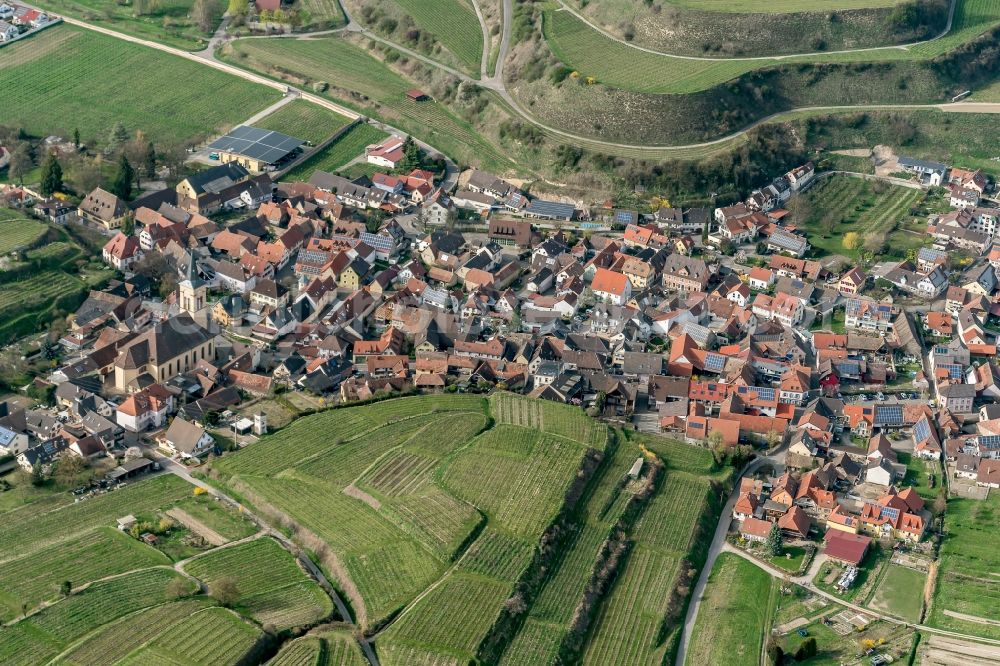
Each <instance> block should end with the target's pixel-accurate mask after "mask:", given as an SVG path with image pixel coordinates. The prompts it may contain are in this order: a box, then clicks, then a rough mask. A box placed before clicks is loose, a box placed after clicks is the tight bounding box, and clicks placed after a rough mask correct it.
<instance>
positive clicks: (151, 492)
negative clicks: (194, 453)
mask: <svg viewBox="0 0 1000 666" xmlns="http://www.w3.org/2000/svg"><path fill="white" fill-rule="evenodd" d="M190 493H191V486H190V485H189V484H187V483H186V482H185V481H182V480H181V479H179V478H177V477H175V476H172V475H166V476H159V477H156V478H154V479H148V480H146V481H143V482H142V483H136V484H130V485H128V486H127V487H125V488H122V489H121V490H115V491H113V492H110V493H107V494H105V495H99V496H97V497H93V498H90V499H87V500H84V501H82V502H78V503H75V504H68V505H65V506H61V507H59V508H56V509H54V510H51V511H45V512H40V511H38V510H36V508H35V507H34V506H33V505H31V504H28V505H26V506H23V507H20V508H17V509H14V510H12V511H8V512H7V513H4V514H3V523H4V529H3V530H0V562H9V561H11V560H13V559H16V558H20V557H26V556H28V555H30V554H32V553H36V552H40V551H41V550H43V549H45V548H51V547H54V546H56V545H58V544H62V543H70V542H72V541H73V540H75V539H80V538H83V537H85V536H86V535H87V534H88V533H89V532H92V531H94V530H96V529H99V528H101V527H113V526H114V525H115V520H116V519H117V518H120V517H122V516H125V515H128V514H130V513H132V514H142V513H151V512H154V511H156V510H158V509H160V508H163V507H167V506H170V505H171V504H173V503H174V502H176V501H177V500H180V499H182V498H184V497H186V496H188V495H190ZM73 582H74V584H83V583H84V582H85V581H83V580H78V581H73Z"/></svg>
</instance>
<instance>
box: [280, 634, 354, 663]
mask: <svg viewBox="0 0 1000 666" xmlns="http://www.w3.org/2000/svg"><path fill="white" fill-rule="evenodd" d="M267 664H268V666H368V660H367V659H365V656H364V654H362V652H361V648H360V647H359V646H358V643H357V641H356V640H354V636H352V635H351V634H350V633H349V632H348V631H346V630H343V629H341V630H336V629H335V630H332V631H325V632H323V633H321V634H310V635H307V636H303V637H302V638H299V639H296V640H294V641H291V642H290V643H286V644H285V645H284V647H282V648H281V652H279V653H278V654H277V656H275V657H274V659H272V660H271V661H269V662H267Z"/></svg>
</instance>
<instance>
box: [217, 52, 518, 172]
mask: <svg viewBox="0 0 1000 666" xmlns="http://www.w3.org/2000/svg"><path fill="white" fill-rule="evenodd" d="M220 56H221V57H223V58H225V59H226V60H227V61H228V62H232V63H233V64H235V65H238V66H240V67H245V68H248V69H252V70H255V71H258V72H260V73H262V74H264V75H266V76H270V77H272V78H275V79H279V80H282V81H287V82H290V83H295V84H298V85H311V84H312V83H315V82H317V81H326V82H329V84H330V87H329V89H328V90H327V91H326V92H325V93H323V94H324V95H326V96H328V97H330V98H331V99H336V100H338V101H340V102H343V103H344V104H346V105H348V106H351V107H352V108H356V109H357V110H358V111H359V112H361V113H364V114H366V115H369V116H372V117H374V118H378V119H379V120H382V121H384V122H386V123H388V124H390V125H392V126H394V127H398V128H400V129H401V130H402V131H404V132H408V133H410V134H412V135H413V136H415V137H417V138H419V139H422V140H423V141H426V142H427V143H428V144H430V145H431V146H433V147H434V148H435V149H437V150H439V151H441V152H443V153H445V154H447V155H449V156H450V157H452V158H453V159H455V160H457V161H459V162H461V163H463V164H470V165H476V166H479V167H481V168H483V169H489V170H492V171H496V172H500V173H503V172H506V171H507V170H509V169H513V168H514V167H515V165H514V163H513V162H512V161H511V160H510V159H509V158H508V157H507V156H506V155H505V154H504V153H503V151H502V149H501V148H500V147H499V146H497V145H494V144H493V143H491V142H490V141H488V140H487V139H486V138H484V137H483V136H482V135H481V134H479V133H478V132H477V131H476V130H475V129H474V128H473V127H472V126H471V125H470V124H469V123H467V122H466V121H465V120H463V119H461V118H459V117H458V116H457V115H456V114H455V113H453V112H452V111H451V110H449V109H448V108H447V107H446V106H445V105H443V104H441V103H439V102H436V101H433V100H431V101H425V102H415V101H413V100H410V99H408V98H407V97H406V91H407V90H409V89H411V88H413V87H414V86H416V85H417V84H416V83H415V82H414V81H411V80H408V79H405V78H403V77H402V76H401V75H399V74H397V73H396V72H394V71H393V70H392V69H390V68H389V67H388V66H387V65H386V64H385V63H383V62H381V61H379V60H377V59H376V58H374V57H372V56H371V55H370V54H369V53H367V52H366V51H365V50H364V49H362V48H361V47H359V46H357V45H355V44H354V43H352V42H350V41H348V40H346V39H344V38H342V37H323V38H320V39H311V40H307V41H302V40H295V39H241V40H236V41H235V42H232V43H231V44H228V45H227V46H226V48H225V49H224V50H223V51H222V52H220Z"/></svg>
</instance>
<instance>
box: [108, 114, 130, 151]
mask: <svg viewBox="0 0 1000 666" xmlns="http://www.w3.org/2000/svg"><path fill="white" fill-rule="evenodd" d="M126 141H128V130H126V129H125V124H124V123H122V121H120V120H119V121H118V122H116V123H115V124H114V127H112V128H111V134H110V135H109V136H108V146H107V148H105V150H104V152H105V153H107V154H108V155H110V154H112V153H115V152H118V149H119V148H121V147H122V146H124V145H125V142H126Z"/></svg>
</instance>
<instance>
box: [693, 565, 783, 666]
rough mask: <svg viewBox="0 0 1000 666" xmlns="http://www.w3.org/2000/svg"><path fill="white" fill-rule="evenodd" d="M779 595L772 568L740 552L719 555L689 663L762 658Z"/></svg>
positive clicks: (735, 663)
mask: <svg viewBox="0 0 1000 666" xmlns="http://www.w3.org/2000/svg"><path fill="white" fill-rule="evenodd" d="M776 594H777V583H776V581H775V580H774V579H773V578H771V576H770V575H769V574H768V573H767V572H766V571H764V570H763V569H761V568H760V567H758V566H756V565H755V564H752V563H750V562H747V561H746V560H744V559H743V558H742V557H739V556H738V555H734V554H732V553H722V554H721V555H719V557H718V559H716V561H715V566H714V567H713V568H712V573H711V575H710V576H709V578H708V585H707V586H706V587H705V595H704V597H703V599H702V602H701V607H700V608H699V609H698V619H697V621H696V622H695V625H694V632H693V633H692V634H691V646H690V648H689V650H688V653H687V661H686V662H685V663H688V664H718V665H719V666H727V665H729V664H731V665H732V666H742V665H743V664H755V663H757V662H758V660H759V659H760V654H761V650H762V649H763V643H764V637H765V636H767V633H768V629H769V628H770V626H771V619H772V614H773V612H774V611H773V609H774V605H775V600H776Z"/></svg>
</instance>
